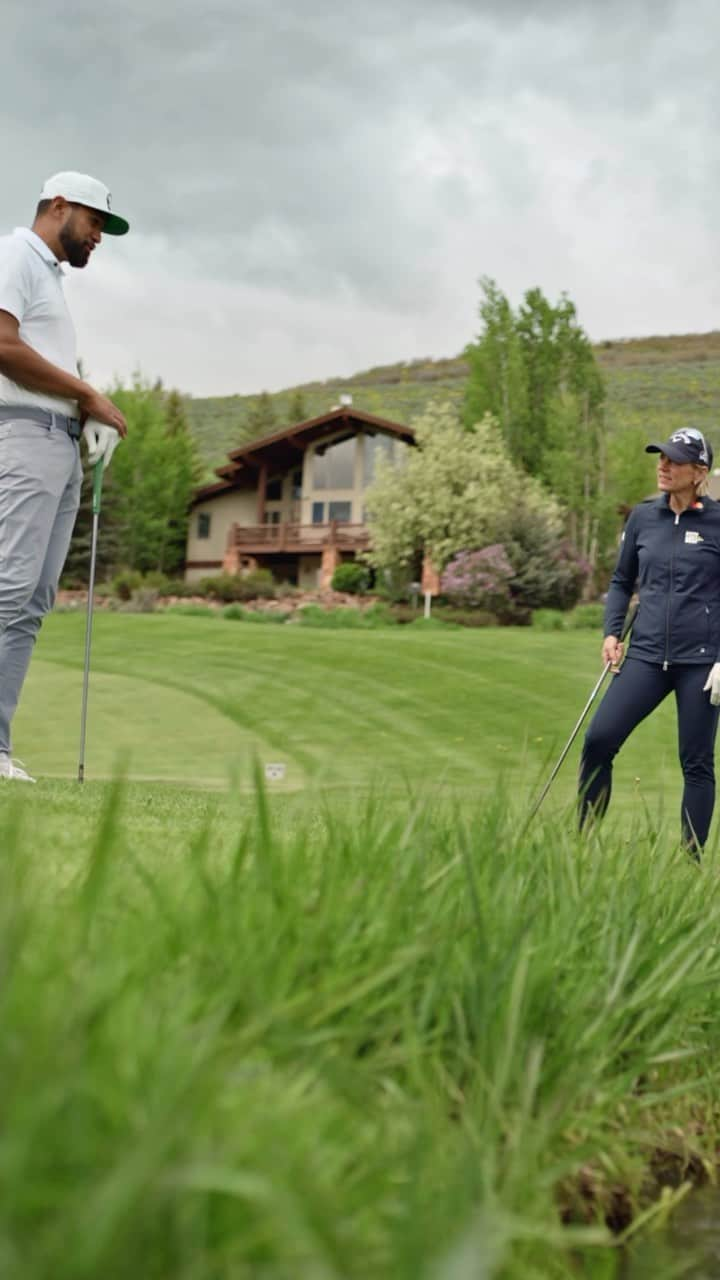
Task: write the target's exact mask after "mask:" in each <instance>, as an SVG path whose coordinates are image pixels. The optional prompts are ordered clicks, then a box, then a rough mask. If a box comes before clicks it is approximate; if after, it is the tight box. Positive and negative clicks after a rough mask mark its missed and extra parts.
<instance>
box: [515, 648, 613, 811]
mask: <svg viewBox="0 0 720 1280" xmlns="http://www.w3.org/2000/svg"><path fill="white" fill-rule="evenodd" d="M611 666H612V663H611V662H606V663H605V666H604V667H603V671H602V674H601V676H600V678H599V680H598V682H597V684H596V685H595V688H594V689H593V691H592V693H591V694H590V697H589V698H588V700H587V702H586V703H585V706H584V707H583V709H582V711H581V713H580V716H579V718H578V722H577V724H576V725H575V728H574V729H573V731H572V733H571V734H570V737H569V738H568V740H567V742H566V743H565V746H564V748H563V751H562V754H561V756H560V758H559V760H558V761H557V763H556V765H555V768H554V769H553V771H552V773H551V774H550V777H549V778H548V780H547V782H546V783H545V786H544V787H543V789H542V791H541V792H540V795H539V796H538V798H537V800H536V801H535V804H534V805H533V807H532V809H531V810H530V813H529V814H528V819H527V820H528V822H529V821H530V819H531V818H534V817H535V814H536V813H537V811H538V809H539V808H540V805H541V804H542V802H543V800H544V799H545V797H546V795H547V793H548V791H549V790H550V788H551V786H552V784H553V782H554V781H555V778H556V777H557V775H558V773H559V771H560V767H561V765H562V763H563V761H564V759H565V757H566V755H567V753H568V751H569V750H570V748H571V746H572V744H573V742H574V741H575V739H576V738H577V736H578V734H579V732H580V730H581V728H582V723H583V720H584V719H585V717H586V715H587V713H588V711H589V710H590V708H591V706H592V704H593V702H594V701H595V699H596V698H597V696H598V693H599V692H600V689H601V688H602V685H603V682H604V680H605V677H606V676H607V673H608V671H609V670H610V668H611Z"/></svg>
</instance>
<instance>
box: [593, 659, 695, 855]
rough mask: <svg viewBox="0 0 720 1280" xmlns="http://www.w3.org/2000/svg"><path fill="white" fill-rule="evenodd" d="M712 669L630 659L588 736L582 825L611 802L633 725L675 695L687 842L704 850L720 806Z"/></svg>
mask: <svg viewBox="0 0 720 1280" xmlns="http://www.w3.org/2000/svg"><path fill="white" fill-rule="evenodd" d="M708 672H709V667H706V666H702V665H701V666H695V665H694V664H693V665H691V664H689V663H685V664H680V665H677V666H670V667H668V669H667V671H663V669H662V666H661V665H660V664H656V663H654V662H642V661H640V660H639V659H637V658H628V659H626V661H625V662H624V663H623V665H622V667H621V669H620V672H619V673H618V675H616V676H613V677H612V684H611V685H610V687H609V689H608V690H607V693H606V694H605V697H604V698H603V700H602V702H601V703H600V706H599V708H598V710H597V712H596V714H595V716H594V717H593V720H592V722H591V724H590V728H589V729H588V731H587V733H586V735H585V744H584V746H583V753H582V759H581V761H580V826H581V827H582V825H583V823H584V821H585V819H586V818H587V816H588V814H589V813H591V812H592V813H595V814H597V815H599V816H601V815H602V814H603V813H604V812H605V810H606V809H607V807H608V804H609V802H610V792H611V790H612V762H613V760H614V758H615V756H616V755H617V753H618V751H619V750H620V748H621V746H622V744H623V742H624V741H625V739H626V738H627V737H629V735H630V734H631V733H632V731H633V729H634V728H635V727H636V726H637V725H639V724H640V721H641V720H644V719H645V717H646V716H648V715H649V714H650V712H651V711H654V710H655V707H657V706H659V704H660V703H661V702H662V701H663V699H664V698H666V697H667V695H668V694H669V693H674V694H675V702H676V704H677V713H678V751H679V755H680V764H681V767H682V771H683V778H684V780H685V786H684V788H683V796H682V809H681V825H682V835H683V841H684V842H685V844H686V845H687V846H688V848H690V849H694V850H698V849H701V848H702V846H703V845H704V844H705V841H706V839H707V834H708V830H709V828H710V819H711V818H712V813H713V807H714V804H715V760H714V755H715V733H716V730H717V724H718V711H719V710H720V709H719V708H718V707H713V706H711V705H710V695H709V694H708V693H703V685H704V683H705V681H706V679H707V677H708Z"/></svg>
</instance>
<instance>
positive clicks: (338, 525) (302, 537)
mask: <svg viewBox="0 0 720 1280" xmlns="http://www.w3.org/2000/svg"><path fill="white" fill-rule="evenodd" d="M369 545H370V533H369V530H368V527H367V525H365V524H346V523H344V522H343V521H339V520H331V521H330V522H329V523H327V524H294V523H289V522H288V523H283V524H255V525H248V524H233V525H232V526H231V528H230V532H229V535H228V543H227V550H228V552H229V553H234V554H235V555H240V556H246V555H247V556H255V555H272V554H278V553H283V552H293V553H295V554H297V555H301V554H302V555H305V554H308V553H309V554H312V552H317V554H318V555H320V554H321V553H322V551H323V549H324V548H326V547H334V548H336V550H338V551H365V550H367V548H368V547H369Z"/></svg>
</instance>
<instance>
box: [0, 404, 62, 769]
mask: <svg viewBox="0 0 720 1280" xmlns="http://www.w3.org/2000/svg"><path fill="white" fill-rule="evenodd" d="M81 483H82V467H81V465H80V450H79V449H78V446H77V443H76V442H75V441H74V440H71V439H70V436H69V435H68V434H67V432H66V431H63V430H62V429H61V428H60V427H56V426H52V427H44V426H41V425H40V424H38V423H35V422H0V751H8V752H9V751H10V721H11V720H12V718H13V715H14V713H15V708H16V707H17V704H18V699H19V697H20V691H21V689H22V686H23V682H24V680H25V676H26V674H27V669H28V666H29V664H30V657H31V654H32V651H33V646H34V644H35V639H36V637H37V633H38V631H39V629H40V624H41V622H42V620H43V618H44V616H45V614H46V613H47V612H48V611H49V610H50V609H52V606H53V604H54V603H55V593H56V591H57V585H58V582H59V580H60V574H61V573H62V567H63V565H64V563H65V557H66V556H67V553H68V547H69V546H70V538H71V536H72V531H73V526H74V524H75V517H76V515H77V509H78V506H79V503H80V485H81Z"/></svg>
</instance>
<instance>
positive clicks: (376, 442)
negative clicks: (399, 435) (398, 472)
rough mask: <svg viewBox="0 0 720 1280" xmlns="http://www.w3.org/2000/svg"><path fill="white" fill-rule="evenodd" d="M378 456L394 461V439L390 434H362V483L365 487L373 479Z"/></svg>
mask: <svg viewBox="0 0 720 1280" xmlns="http://www.w3.org/2000/svg"><path fill="white" fill-rule="evenodd" d="M378 458H385V460H386V461H387V462H390V463H392V462H393V461H395V441H394V439H393V437H392V436H383V435H379V434H378V435H376V436H363V484H364V486H365V488H367V486H368V485H369V484H372V482H373V480H374V479H375V466H376V463H377V460H378Z"/></svg>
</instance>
